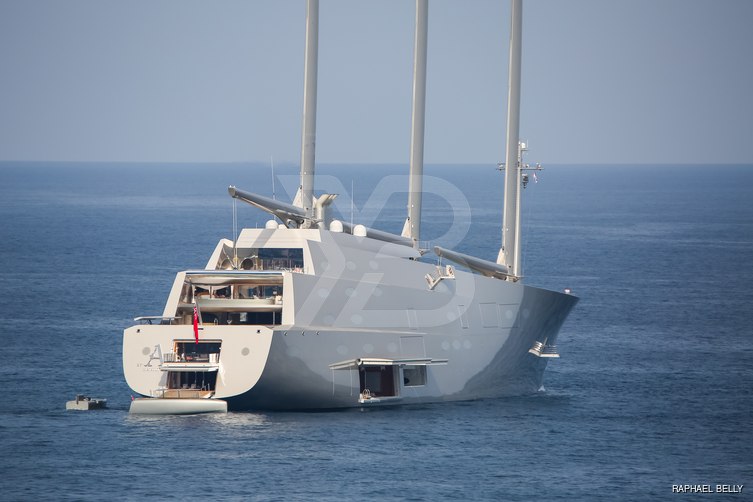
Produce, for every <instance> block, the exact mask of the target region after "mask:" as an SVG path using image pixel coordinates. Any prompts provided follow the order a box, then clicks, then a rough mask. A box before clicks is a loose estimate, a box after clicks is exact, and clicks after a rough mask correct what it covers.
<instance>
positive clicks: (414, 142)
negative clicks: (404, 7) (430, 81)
mask: <svg viewBox="0 0 753 502" xmlns="http://www.w3.org/2000/svg"><path fill="white" fill-rule="evenodd" d="M428 16H429V1H428V0H416V29H415V38H414V44H413V115H412V119H411V143H410V174H409V180H408V218H407V219H406V220H405V225H404V226H403V232H402V236H403V237H409V238H410V239H411V240H412V241H413V247H414V248H416V249H419V248H420V235H421V195H422V191H423V187H422V184H423V172H424V122H425V116H426V113H425V109H426V45H427V32H428Z"/></svg>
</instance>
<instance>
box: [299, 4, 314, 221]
mask: <svg viewBox="0 0 753 502" xmlns="http://www.w3.org/2000/svg"><path fill="white" fill-rule="evenodd" d="M318 49H319V0H307V1H306V54H305V66H304V69H303V80H304V84H303V130H302V133H301V185H300V187H299V194H300V197H301V198H300V207H301V208H303V210H304V211H305V214H306V215H307V216H308V217H309V218H313V217H314V168H315V165H314V157H315V155H314V154H315V147H316V79H317V55H318ZM307 221H311V220H307ZM304 225H306V223H304Z"/></svg>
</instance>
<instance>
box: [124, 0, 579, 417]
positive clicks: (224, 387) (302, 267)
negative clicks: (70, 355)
mask: <svg viewBox="0 0 753 502" xmlns="http://www.w3.org/2000/svg"><path fill="white" fill-rule="evenodd" d="M521 9H522V6H521V0H512V21H511V44H510V84H509V96H508V122H507V152H506V159H505V166H507V168H506V169H505V192H504V199H505V205H504V215H503V231H502V234H503V238H502V246H501V249H500V252H499V255H498V257H497V260H496V261H489V260H485V259H481V258H477V257H472V256H469V255H466V254H462V253H458V252H455V251H452V250H449V249H444V248H441V247H434V248H433V249H432V250H425V249H421V248H420V239H419V237H420V221H421V180H422V175H423V173H422V170H423V129H424V103H425V82H426V39H427V13H428V1H427V0H417V2H416V32H415V33H416V34H415V46H414V80H413V120H412V141H411V159H410V177H409V179H410V186H409V190H408V192H409V201H408V215H407V218H406V222H405V226H404V229H403V232H402V234H401V235H396V234H391V233H388V232H384V231H381V230H377V229H374V228H367V227H365V226H363V225H359V224H354V223H353V222H351V223H348V222H344V221H340V220H337V219H334V218H333V217H332V214H331V211H330V209H331V204H332V201H333V200H334V198H335V195H333V194H320V195H318V196H317V195H315V193H314V144H315V142H314V138H315V127H316V80H317V75H316V73H317V39H318V0H308V1H307V20H306V23H307V27H306V53H305V71H304V80H305V83H304V113H303V123H304V126H303V133H302V154H301V176H300V187H299V191H298V194H297V196H296V198H295V200H294V201H293V203H290V204H288V203H285V202H282V201H279V200H275V199H271V198H268V197H264V196H261V195H258V194H254V193H250V192H247V191H244V190H241V189H239V188H236V187H234V186H231V187H229V189H228V192H229V195H230V196H231V197H233V198H235V199H238V200H241V201H244V202H247V203H249V204H251V205H253V206H255V207H257V208H260V209H262V210H264V211H266V212H268V213H270V214H271V215H273V217H274V219H270V221H269V222H268V223H267V224H266V226H265V228H262V229H251V228H246V229H243V230H241V231H240V233H239V234H238V235H237V238H236V239H235V241H232V240H229V239H222V240H220V241H219V242H218V243H217V245H216V247H215V248H214V252H213V253H212V254H211V256H210V258H209V260H208V262H207V264H206V267H205V268H204V269H201V270H188V271H182V272H179V273H178V274H177V276H176V277H175V281H174V282H173V286H172V289H171V291H170V294H169V296H168V298H167V302H166V305H165V308H164V310H163V313H162V315H161V316H146V317H138V318H136V321H137V324H136V325H134V326H132V327H129V328H128V329H126V330H125V332H124V337H123V369H124V373H125V377H126V380H127V382H128V385H129V386H130V387H131V388H132V389H133V390H134V391H135V392H137V393H138V394H139V395H141V396H142V397H140V398H138V399H135V400H134V401H133V402H132V405H131V412H132V413H201V412H212V411H226V410H228V409H229V410H259V409H262V410H300V409H304V410H312V409H331V408H347V407H370V406H384V405H394V404H397V403H426V402H439V401H452V400H469V399H478V398H489V397H498V396H503V395H517V394H525V393H531V392H536V391H537V390H539V389H540V387H541V385H542V380H543V374H544V369H545V367H546V365H547V362H548V360H549V359H551V358H554V357H558V354H557V351H556V345H555V344H556V340H557V334H558V331H559V329H560V327H561V326H562V324H563V323H564V321H565V319H566V317H567V315H568V313H569V312H570V310H571V309H572V308H573V306H574V305H575V304H576V303H577V298H576V297H575V296H573V295H571V294H568V293H565V292H556V291H549V290H545V289H540V288H536V287H532V286H528V285H525V284H524V283H523V281H522V280H521V279H522V277H521V272H520V260H519V255H520V233H519V231H518V229H519V225H520V221H519V220H520V211H519V204H520V190H521V183H522V173H521V171H522V169H523V168H524V165H523V162H522V158H521V155H522V148H521V144H520V142H519V139H518V122H519V119H518V117H519V101H520V55H521V36H522V33H521V28H522V21H521V20H522V10H521ZM432 252H433V254H434V255H435V257H434V258H432V259H429V257H430V253H432ZM437 257H438V258H439V259H437ZM448 262H450V263H448ZM437 263H445V264H444V265H437Z"/></svg>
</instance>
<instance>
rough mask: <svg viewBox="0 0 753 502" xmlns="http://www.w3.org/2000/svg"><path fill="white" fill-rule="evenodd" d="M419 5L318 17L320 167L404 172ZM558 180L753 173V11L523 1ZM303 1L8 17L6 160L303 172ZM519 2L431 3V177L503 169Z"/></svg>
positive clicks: (531, 126)
mask: <svg viewBox="0 0 753 502" xmlns="http://www.w3.org/2000/svg"><path fill="white" fill-rule="evenodd" d="M414 15H415V5H414V2H413V1H411V0H390V1H384V0H381V1H372V2H365V1H354V0H322V1H321V6H320V38H319V100H318V122H317V150H316V154H317V161H318V162H323V163H329V162H353V163H364V162H389V163H394V162H397V163H407V162H408V155H409V144H410V141H409V140H410V109H411V105H410V94H411V79H412V64H413V61H412V50H413V47H412V46H413V22H414ZM523 17H524V35H523V37H524V40H523V99H522V111H521V113H522V119H521V120H522V122H521V135H522V136H523V137H524V138H525V139H526V140H527V141H528V142H529V145H530V148H531V153H530V154H529V157H528V160H529V161H532V162H533V161H540V162H544V163H654V162H671V163H708V162H733V163H753V97H752V96H751V93H753V28H751V27H752V26H753V1H751V0H613V1H610V0H567V1H561V0H557V1H555V0H549V1H547V0H527V1H525V2H524V9H523ZM304 29H305V1H304V0H276V1H271V0H267V1H251V0H246V1H211V2H210V1H195V0H180V1H179V0H148V1H147V0H143V1H112V0H67V1H59V0H0V160H63V161H69V160H72V161H79V160H92V161H97V160H105V161H178V162H226V161H243V162H245V161H264V162H267V161H268V160H269V158H270V156H274V158H275V161H276V162H282V161H290V162H294V163H298V162H299V159H300V123H301V113H302V88H303V84H302V78H303V49H304V48H303V44H304ZM508 39H509V2H508V1H507V0H465V1H461V0H430V2H429V48H428V54H429V61H428V85H427V87H428V89H427V117H426V150H425V160H426V162H427V163H465V162H467V163H489V164H493V163H495V162H497V161H499V160H502V157H503V155H504V134H505V113H506V92H507V51H508Z"/></svg>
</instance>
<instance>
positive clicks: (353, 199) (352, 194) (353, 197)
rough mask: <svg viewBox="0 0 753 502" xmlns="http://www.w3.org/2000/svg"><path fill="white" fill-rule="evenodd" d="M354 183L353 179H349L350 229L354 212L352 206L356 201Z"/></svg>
mask: <svg viewBox="0 0 753 502" xmlns="http://www.w3.org/2000/svg"><path fill="white" fill-rule="evenodd" d="M354 183H355V182H354V181H353V178H351V179H350V228H351V229H352V228H353V212H354V205H355V200H356V192H355V189H354V187H355V184H354Z"/></svg>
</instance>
